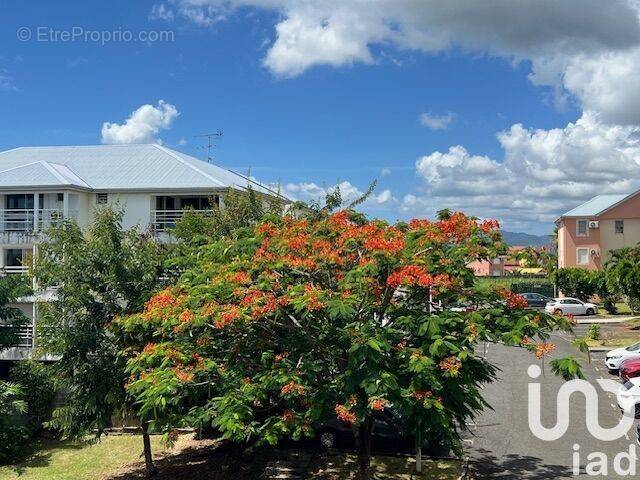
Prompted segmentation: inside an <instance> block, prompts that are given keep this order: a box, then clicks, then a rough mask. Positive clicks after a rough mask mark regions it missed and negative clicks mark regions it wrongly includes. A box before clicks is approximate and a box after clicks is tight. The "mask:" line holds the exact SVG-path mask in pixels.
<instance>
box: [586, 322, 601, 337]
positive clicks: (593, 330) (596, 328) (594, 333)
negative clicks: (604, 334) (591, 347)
mask: <svg viewBox="0 0 640 480" xmlns="http://www.w3.org/2000/svg"><path fill="white" fill-rule="evenodd" d="M587 337H588V338H589V339H591V340H599V339H600V325H599V324H597V323H594V324H592V325H591V326H590V327H589V331H588V332H587Z"/></svg>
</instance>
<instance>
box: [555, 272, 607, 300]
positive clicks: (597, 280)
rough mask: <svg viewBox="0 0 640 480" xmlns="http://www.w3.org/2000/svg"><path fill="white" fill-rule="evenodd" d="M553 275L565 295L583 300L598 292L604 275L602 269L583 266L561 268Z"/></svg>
mask: <svg viewBox="0 0 640 480" xmlns="http://www.w3.org/2000/svg"><path fill="white" fill-rule="evenodd" d="M553 276H554V280H555V282H556V285H557V286H558V289H559V290H560V291H561V292H562V293H563V295H565V296H567V297H575V298H579V299H580V300H583V301H587V300H589V299H590V298H591V297H592V296H593V295H595V294H596V292H597V291H598V287H599V285H600V284H601V278H602V277H603V275H602V273H601V272H600V271H597V270H595V271H592V270H585V269H583V268H559V269H558V270H556V271H555V272H554V274H553Z"/></svg>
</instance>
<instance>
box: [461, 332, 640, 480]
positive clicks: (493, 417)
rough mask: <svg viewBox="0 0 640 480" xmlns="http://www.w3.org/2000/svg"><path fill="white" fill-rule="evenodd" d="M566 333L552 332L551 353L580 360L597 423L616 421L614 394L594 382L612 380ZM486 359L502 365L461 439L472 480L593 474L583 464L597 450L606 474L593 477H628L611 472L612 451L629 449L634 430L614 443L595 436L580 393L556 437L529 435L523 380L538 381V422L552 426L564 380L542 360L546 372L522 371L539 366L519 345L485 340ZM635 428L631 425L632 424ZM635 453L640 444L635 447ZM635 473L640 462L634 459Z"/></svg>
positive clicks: (599, 362) (598, 357)
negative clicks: (565, 427) (576, 469)
mask: <svg viewBox="0 0 640 480" xmlns="http://www.w3.org/2000/svg"><path fill="white" fill-rule="evenodd" d="M571 339H572V338H571V337H569V336H559V335H554V337H553V338H552V340H551V341H552V342H553V343H555V344H556V345H557V348H556V351H555V352H554V354H553V356H552V357H551V358H554V357H560V356H566V355H573V356H574V357H577V358H579V359H580V360H581V362H582V363H583V372H584V373H585V375H586V377H587V380H588V381H589V382H590V383H592V384H593V385H594V386H595V388H596V390H597V391H598V400H599V401H598V417H599V422H600V425H601V426H602V427H612V426H614V425H616V424H617V423H618V421H619V420H620V418H621V413H620V411H619V409H618V407H617V405H616V400H615V395H613V394H609V393H607V392H605V391H604V390H602V389H601V388H600V387H599V385H597V383H596V380H597V379H598V378H613V379H616V377H613V376H611V375H610V374H609V373H608V371H607V369H606V368H605V367H604V364H603V356H602V355H603V354H596V355H594V354H592V357H593V358H592V363H591V364H589V363H588V359H587V357H586V355H584V354H582V353H580V352H578V351H577V350H576V349H575V348H573V347H572V346H571V344H570V341H571ZM487 358H488V359H489V360H490V361H492V362H494V363H495V364H496V365H498V366H499V367H500V369H501V371H500V373H499V380H498V381H497V382H495V383H493V384H490V385H488V386H486V388H485V398H486V399H487V400H488V402H489V403H490V404H491V406H492V407H493V410H488V409H487V410H486V411H485V412H484V413H483V414H482V415H481V416H480V417H478V418H477V419H476V421H475V422H474V423H473V424H471V425H469V428H470V430H471V432H470V434H469V435H468V436H467V438H466V439H465V450H466V454H467V455H468V456H469V457H470V459H471V467H472V471H474V472H475V476H476V478H481V479H485V478H491V479H496V478H498V479H516V478H517V479H528V480H529V479H562V478H580V479H585V478H593V476H591V475H587V474H586V472H585V466H586V465H587V464H588V463H590V462H591V461H592V460H593V458H591V459H589V460H588V459H587V457H588V456H589V454H592V453H594V452H600V453H604V454H606V455H607V468H608V472H607V475H606V476H605V475H601V476H599V477H598V478H611V479H617V478H629V477H628V476H620V475H617V474H616V473H615V472H614V470H613V462H614V457H615V456H616V454H618V453H620V452H624V451H627V452H628V451H629V447H630V445H635V446H636V447H637V443H636V438H635V428H632V429H631V430H630V431H629V432H628V434H627V435H626V437H623V438H620V439H618V440H614V441H609V442H606V441H601V440H597V439H595V438H594V437H593V436H592V435H591V434H590V433H589V431H588V430H587V427H586V423H585V415H586V407H585V399H584V395H582V394H580V393H574V394H573V395H572V396H571V400H570V402H571V405H570V422H569V429H568V431H567V433H566V434H565V435H564V436H563V437H562V438H560V439H559V440H556V441H553V442H547V441H543V440H540V439H538V438H537V437H535V436H534V435H533V433H532V432H531V430H530V428H529V424H528V401H527V397H528V393H527V392H528V384H529V382H536V381H537V382H540V384H541V391H542V423H543V425H544V426H546V427H551V426H553V425H555V423H556V411H557V408H556V401H557V400H556V398H557V392H558V390H559V388H560V387H561V386H562V385H563V383H564V380H562V379H561V378H559V377H556V376H555V375H554V374H553V373H551V371H550V370H551V369H550V368H549V365H548V361H549V359H551V358H549V359H547V362H546V368H545V372H546V373H545V374H544V375H543V376H542V377H540V378H538V379H536V380H534V379H531V378H530V377H529V376H528V374H527V369H528V368H529V366H530V365H531V364H534V363H535V364H538V365H540V361H539V360H536V358H535V356H534V355H533V354H532V353H530V352H528V351H525V350H523V349H518V348H512V347H505V346H503V345H493V344H490V345H488V347H487ZM634 427H635V426H634ZM574 445H579V450H578V453H579V455H580V457H579V462H576V464H578V465H580V473H579V474H578V475H574V474H573V467H574ZM637 452H638V454H640V448H638V449H637ZM636 466H637V467H638V472H639V473H640V462H636Z"/></svg>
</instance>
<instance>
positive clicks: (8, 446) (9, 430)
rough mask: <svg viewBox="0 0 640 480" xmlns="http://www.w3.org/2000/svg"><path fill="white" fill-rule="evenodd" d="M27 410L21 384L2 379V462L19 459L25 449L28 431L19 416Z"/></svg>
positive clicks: (0, 396) (0, 457)
mask: <svg viewBox="0 0 640 480" xmlns="http://www.w3.org/2000/svg"><path fill="white" fill-rule="evenodd" d="M26 410H27V404H26V403H25V401H24V399H23V391H22V389H21V388H20V386H19V385H18V384H15V383H12V382H3V381H0V464H3V463H9V462H12V461H14V460H16V459H18V458H19V457H20V455H21V453H22V450H23V449H24V444H25V441H26V440H27V438H28V433H27V429H26V428H25V427H24V426H22V425H21V424H20V418H19V417H20V415H22V414H23V413H24V412H25V411H26Z"/></svg>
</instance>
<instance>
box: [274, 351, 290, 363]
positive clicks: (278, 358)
mask: <svg viewBox="0 0 640 480" xmlns="http://www.w3.org/2000/svg"><path fill="white" fill-rule="evenodd" d="M288 356H289V352H283V353H279V354H277V355H276V357H275V359H274V360H275V361H276V362H281V361H282V360H284V359H285V358H287V357H288Z"/></svg>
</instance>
